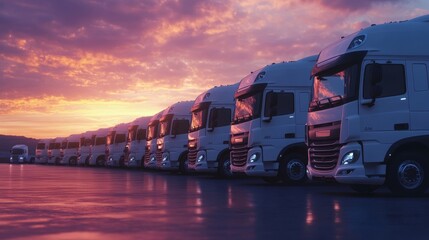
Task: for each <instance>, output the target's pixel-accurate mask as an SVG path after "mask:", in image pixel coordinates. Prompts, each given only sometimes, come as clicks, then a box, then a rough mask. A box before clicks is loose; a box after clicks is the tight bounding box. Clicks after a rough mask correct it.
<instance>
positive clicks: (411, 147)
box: [384, 135, 429, 163]
mask: <svg viewBox="0 0 429 240" xmlns="http://www.w3.org/2000/svg"><path fill="white" fill-rule="evenodd" d="M403 152H419V153H423V154H429V135H425V136H417V137H410V138H405V139H401V140H399V141H397V142H395V143H394V144H392V146H391V147H390V148H389V150H388V151H387V152H386V155H385V157H384V159H385V163H389V162H390V161H391V160H392V159H394V157H395V156H397V155H398V154H400V153H403Z"/></svg>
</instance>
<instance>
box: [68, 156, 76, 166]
mask: <svg viewBox="0 0 429 240" xmlns="http://www.w3.org/2000/svg"><path fill="white" fill-rule="evenodd" d="M69 165H70V166H76V165H77V158H75V157H72V158H70V159H69Z"/></svg>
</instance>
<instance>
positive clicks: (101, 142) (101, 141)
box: [95, 137, 107, 146]
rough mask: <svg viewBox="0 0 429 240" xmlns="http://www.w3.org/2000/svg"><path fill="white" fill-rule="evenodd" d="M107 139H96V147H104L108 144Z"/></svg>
mask: <svg viewBox="0 0 429 240" xmlns="http://www.w3.org/2000/svg"><path fill="white" fill-rule="evenodd" d="M106 139H107V138H106V137H97V138H96V139H95V145H97V146H98V145H104V144H106Z"/></svg>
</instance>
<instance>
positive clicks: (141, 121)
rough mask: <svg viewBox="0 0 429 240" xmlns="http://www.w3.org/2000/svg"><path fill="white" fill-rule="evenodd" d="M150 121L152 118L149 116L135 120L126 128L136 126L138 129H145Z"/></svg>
mask: <svg viewBox="0 0 429 240" xmlns="http://www.w3.org/2000/svg"><path fill="white" fill-rule="evenodd" d="M151 119H152V117H150V116H145V117H139V118H136V119H135V120H134V121H132V122H131V123H130V124H129V125H128V128H131V127H133V126H136V125H137V126H139V127H145V128H146V127H147V125H148V124H149V121H150V120H151Z"/></svg>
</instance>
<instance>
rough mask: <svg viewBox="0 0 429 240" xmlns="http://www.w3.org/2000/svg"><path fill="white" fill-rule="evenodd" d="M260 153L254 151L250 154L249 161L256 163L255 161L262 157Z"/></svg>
mask: <svg viewBox="0 0 429 240" xmlns="http://www.w3.org/2000/svg"><path fill="white" fill-rule="evenodd" d="M260 156H261V155H260V154H259V153H253V154H252V155H250V157H249V163H254V162H256V161H258V160H259V158H260Z"/></svg>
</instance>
